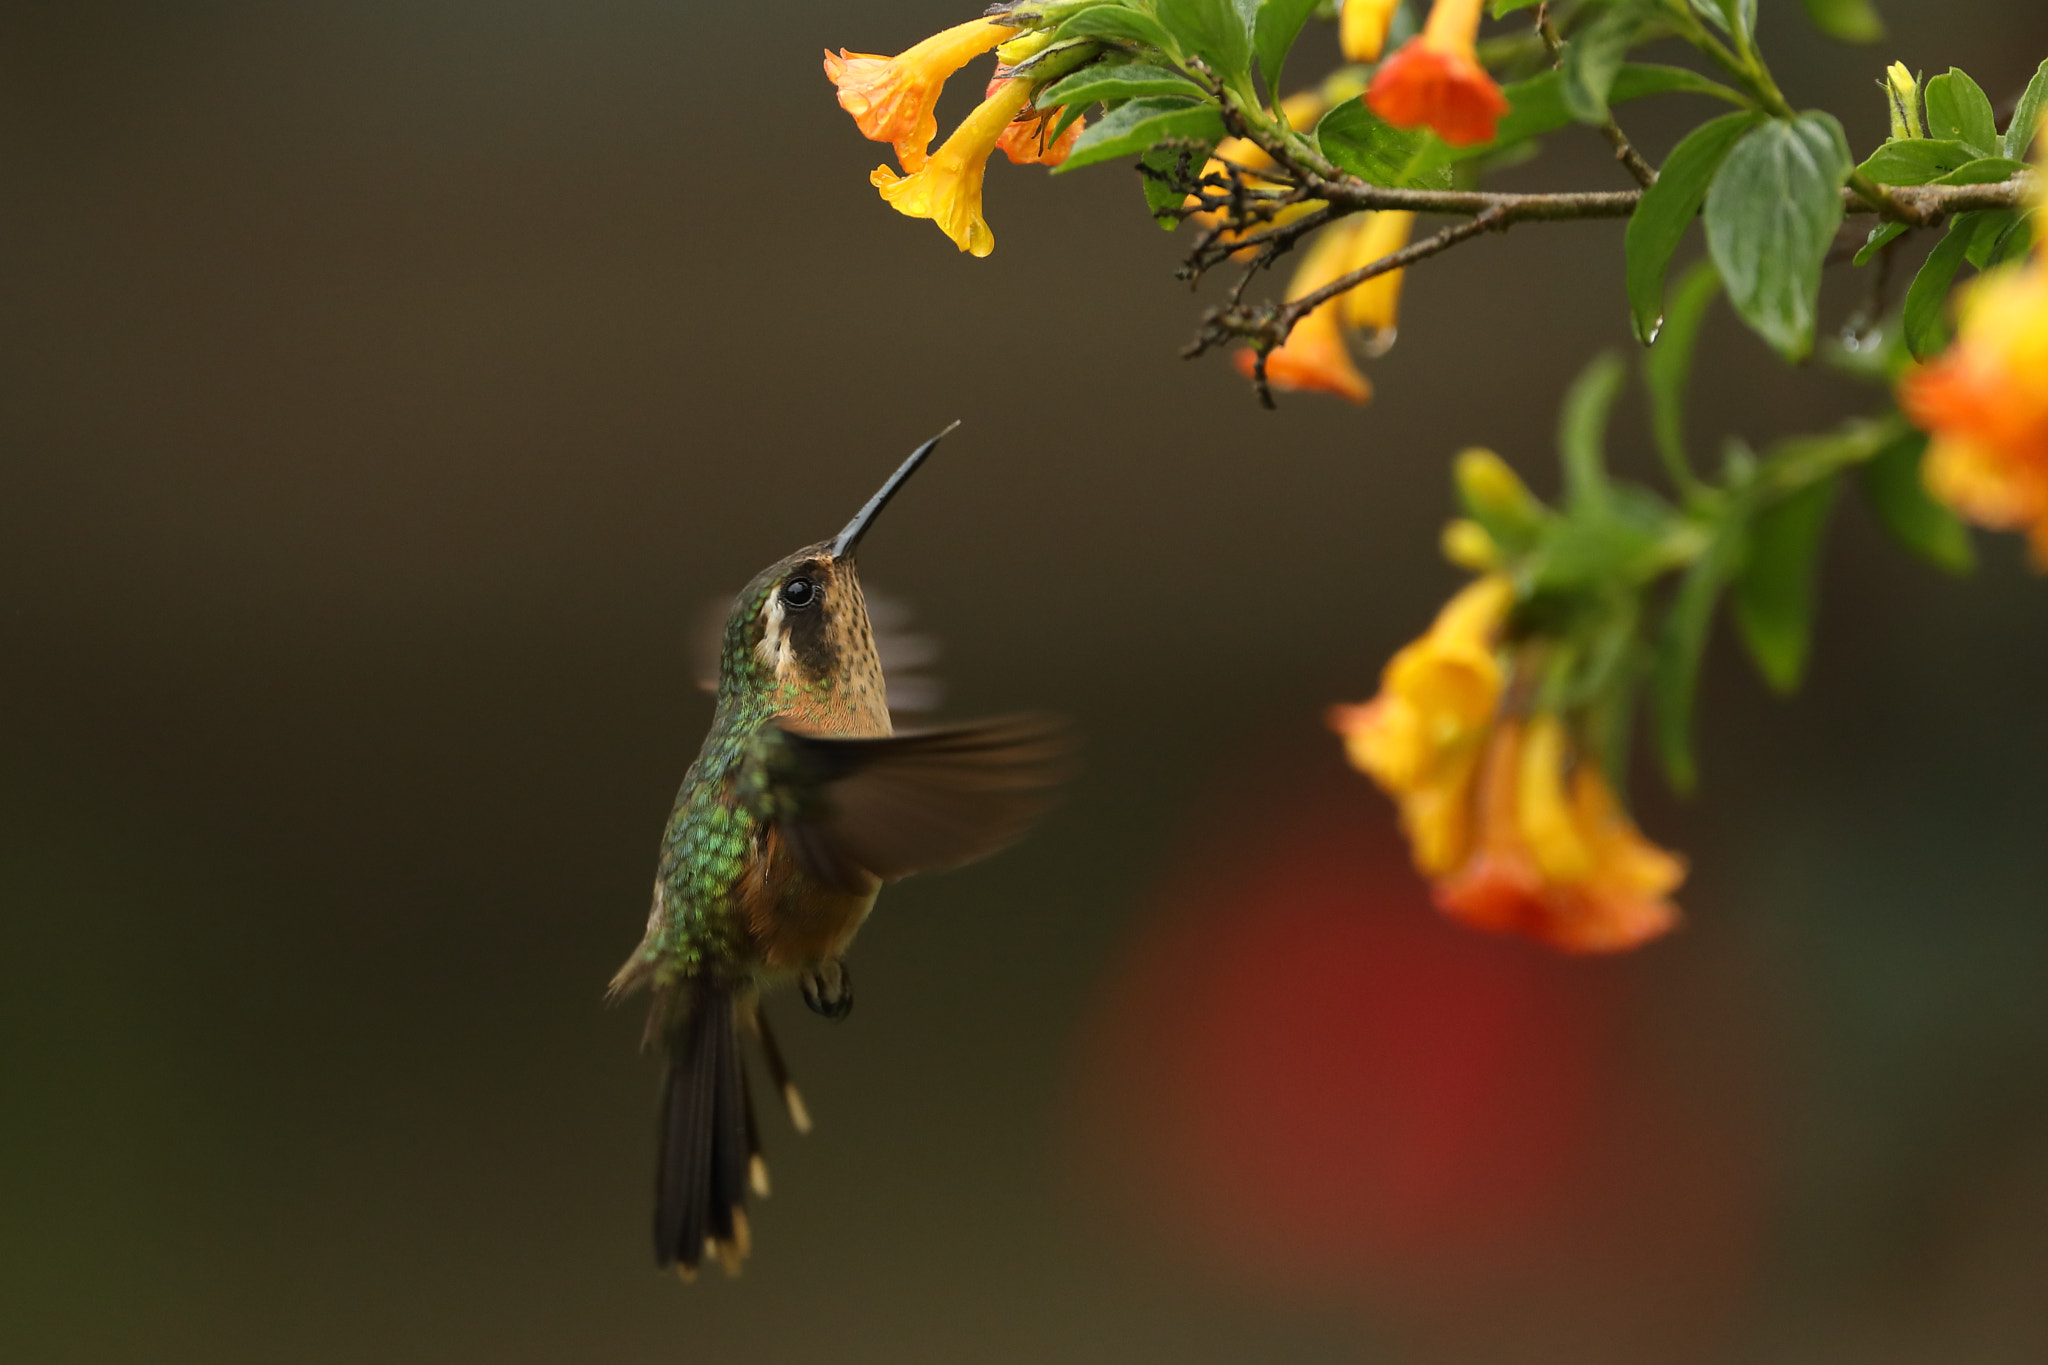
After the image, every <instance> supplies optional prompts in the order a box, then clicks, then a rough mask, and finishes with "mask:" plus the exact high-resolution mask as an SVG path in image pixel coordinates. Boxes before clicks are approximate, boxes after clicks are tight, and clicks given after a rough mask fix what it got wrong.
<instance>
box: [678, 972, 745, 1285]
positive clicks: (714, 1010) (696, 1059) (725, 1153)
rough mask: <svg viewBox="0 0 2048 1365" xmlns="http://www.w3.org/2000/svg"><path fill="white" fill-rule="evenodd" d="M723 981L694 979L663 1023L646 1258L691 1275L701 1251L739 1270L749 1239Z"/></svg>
mask: <svg viewBox="0 0 2048 1365" xmlns="http://www.w3.org/2000/svg"><path fill="white" fill-rule="evenodd" d="M739 1007H740V1002H739V1001H738V999H737V998H736V996H735V994H734V992H733V991H732V990H731V989H730V988H728V987H724V986H714V985H709V984H703V983H700V984H698V985H697V986H695V987H694V988H693V989H692V990H691V994H690V999H689V1001H688V1004H687V1006H686V1008H685V1011H684V1015H683V1017H682V1018H681V1019H679V1020H672V1021H671V1023H670V1027H669V1029H668V1039H667V1041H668V1074H667V1077H666V1079H665V1080H664V1082H663V1084H662V1095H661V1132H660V1135H659V1144H660V1145H659V1147H658V1149H657V1156H656V1161H657V1163H658V1164H657V1167H656V1172H655V1180H654V1259H655V1262H656V1263H657V1264H659V1265H661V1266H663V1267H664V1268H666V1267H668V1266H670V1265H673V1266H675V1267H676V1269H677V1271H678V1273H680V1274H681V1275H682V1276H683V1278H684V1279H691V1278H694V1277H695V1275H696V1272H697V1265H698V1263H699V1262H700V1261H701V1260H703V1258H704V1256H705V1255H706V1254H707V1253H708V1254H710V1255H712V1256H715V1257H717V1258H718V1260H719V1261H720V1262H721V1263H722V1264H723V1265H724V1266H725V1268H726V1270H727V1271H728V1272H729V1273H737V1272H738V1270H739V1264H740V1261H741V1259H742V1258H743V1257H745V1256H746V1254H747V1251H748V1246H749V1242H750V1240H751V1238H750V1234H749V1231H748V1228H747V1210H746V1204H747V1181H748V1176H749V1167H750V1166H751V1165H752V1158H753V1156H754V1140H753V1135H752V1131H751V1130H752V1127H753V1124H752V1122H751V1120H750V1118H749V1116H748V1108H749V1105H748V1099H747V1091H746V1076H745V1074H744V1073H743V1071H742V1070H741V1067H740V1049H739V1034H738V1031H737V1028H736V1018H735V1015H736V1013H737V1010H738V1009H739Z"/></svg>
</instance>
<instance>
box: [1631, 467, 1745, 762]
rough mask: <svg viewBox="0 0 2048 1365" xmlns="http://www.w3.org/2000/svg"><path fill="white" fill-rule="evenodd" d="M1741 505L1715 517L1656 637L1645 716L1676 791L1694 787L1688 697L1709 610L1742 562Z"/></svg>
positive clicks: (1709, 622)
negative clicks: (1648, 703)
mask: <svg viewBox="0 0 2048 1365" xmlns="http://www.w3.org/2000/svg"><path fill="white" fill-rule="evenodd" d="M1745 506H1746V504H1745V503H1744V502H1743V501H1742V500H1741V499H1740V498H1738V499H1735V500H1733V501H1731V502H1730V503H1729V504H1728V505H1727V506H1726V507H1725V508H1724V509H1723V511H1722V512H1721V514H1720V515H1719V517H1717V518H1716V520H1715V521H1714V524H1713V526H1712V528H1711V530H1710V536H1711V538H1710V539H1709V540H1708V542H1707V548H1706V550H1705V551H1704V552H1702V553H1701V555H1700V557H1699V558H1698V559H1696V560H1694V561H1693V565H1692V567H1691V568H1690V569H1688V570H1687V571H1686V574H1685V577H1684V578H1683V579H1682V580H1680V582H1679V585H1678V591H1677V592H1676V593H1675V594H1674V595H1673V596H1672V599H1671V608H1670V610H1669V611H1667V612H1666V613H1665V615H1664V624H1663V626H1662V628H1661V629H1660V630H1659V631H1658V633H1657V645H1656V654H1655V657H1654V658H1653V659H1652V661H1651V664H1650V712H1651V716H1652V720H1653V724H1654V726H1655V731H1656V737H1657V757H1658V758H1659V760H1661V761H1662V763H1663V765H1664V777H1665V780H1666V781H1668V782H1669V783H1670V784H1671V788H1672V790H1673V791H1676V792H1681V793H1683V792H1690V791H1691V790H1692V789H1693V788H1694V787H1696V786H1698V785H1699V768H1698V765H1697V764H1696V762H1695V761H1694V759H1693V752H1692V713H1693V698H1694V696H1695V695H1696V694H1697V692H1698V691H1699V678H1700V660H1701V659H1702V658H1703V657H1704V656H1705V654H1706V650H1707V633H1708V631H1709V629H1710V628H1711V627H1712V626H1713V624H1714V606H1715V604H1716V603H1717V602H1719V601H1720V598H1721V589H1722V587H1723V586H1724V585H1725V584H1726V583H1727V581H1728V578H1729V575H1730V574H1731V573H1732V572H1733V571H1734V567H1735V565H1736V564H1737V563H1738V562H1739V561H1740V558H1741V554H1742V541H1743V535H1742V532H1743V522H1744V509H1745Z"/></svg>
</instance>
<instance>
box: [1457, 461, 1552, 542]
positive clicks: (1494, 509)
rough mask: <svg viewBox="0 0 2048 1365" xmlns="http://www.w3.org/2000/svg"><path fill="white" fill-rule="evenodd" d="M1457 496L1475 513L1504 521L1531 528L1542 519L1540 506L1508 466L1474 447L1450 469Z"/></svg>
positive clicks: (1505, 462) (1506, 463) (1517, 475)
mask: <svg viewBox="0 0 2048 1365" xmlns="http://www.w3.org/2000/svg"><path fill="white" fill-rule="evenodd" d="M1452 477H1454V478H1455V479H1456V480H1457V482H1458V492H1459V494H1460V495H1462V496H1463V497H1464V499H1465V503H1466V505H1467V506H1469V507H1470V508H1471V509H1472V510H1473V511H1474V512H1475V513H1478V514H1481V515H1484V516H1489V517H1495V518H1499V519H1501V520H1504V521H1511V522H1522V523H1529V524H1533V523H1534V522H1536V521H1537V520H1538V519H1539V518H1540V517H1541V515H1542V504H1540V503H1538V502H1537V501H1536V497H1535V495H1534V494H1533V493H1531V492H1530V491H1529V489H1528V486H1527V485H1526V484H1524V483H1523V482H1522V479H1521V476H1520V475H1519V474H1517V473H1515V471H1514V470H1512V469H1510V468H1509V467H1508V462H1507V461H1506V460H1503V459H1502V458H1501V457H1500V456H1498V455H1496V454H1494V453H1493V452H1492V451H1490V450H1482V449H1480V448H1479V447H1477V446H1474V447H1472V448H1471V449H1469V450H1463V451H1460V452H1459V453H1458V459H1457V462H1456V463H1455V464H1454V465H1453V466H1452Z"/></svg>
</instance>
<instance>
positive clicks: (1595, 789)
mask: <svg viewBox="0 0 2048 1365" xmlns="http://www.w3.org/2000/svg"><path fill="white" fill-rule="evenodd" d="M1568 770H1569V771H1568ZM1477 814H1478V821H1479V834H1478V851H1477V852H1476V853H1474V854H1473V855H1472V857H1471V858H1470V860H1469V861H1468V862H1467V863H1466V864H1465V866H1464V867H1462V868H1460V869H1459V870H1458V872H1457V873H1456V874H1455V875H1453V876H1451V877H1448V878H1445V879H1442V880H1439V881H1438V882H1437V885H1436V902H1437V905H1438V907H1439V908H1440V909H1442V910H1443V912H1444V913H1445V914H1447V915H1450V916H1451V917H1452V918H1454V919H1457V920H1460V921H1462V922H1464V923H1466V924H1469V925H1471V926H1473V927H1474V928H1479V929H1490V930H1493V931H1495V932H1497V933H1520V934H1527V935H1528V936H1529V937H1531V938H1534V939H1537V940H1539V941H1541V942H1543V943H1547V944H1549V945H1550V946H1551V947H1553V948H1559V949H1562V950H1563V951H1565V952H1570V953H1612V952H1622V951H1625V950H1627V949H1629V948H1634V947H1637V946H1639V945H1641V944H1643V943H1646V942H1648V941H1649V940H1651V939H1653V938H1656V937H1658V936H1659V935H1660V934H1664V933H1667V932H1669V931H1670V930H1671V929H1672V928H1674V927H1676V925H1677V924H1678V921H1679V912H1678V907H1677V906H1675V905H1673V904H1672V903H1671V902H1670V900H1668V899H1667V897H1668V896H1669V895H1670V894H1671V892H1673V891H1675V890H1677V889H1678V886H1679V884H1680V883H1681V882H1683V881H1684V880H1685V863H1684V860H1683V859H1681V858H1679V857H1677V856H1676V855H1674V854H1672V853H1669V852H1667V851H1665V850H1664V849H1661V848H1659V847H1657V846H1656V845H1655V844H1653V843H1651V842H1649V840H1647V839H1645V838H1643V836H1642V834H1641V833H1640V832H1639V831H1638V830H1637V829H1636V826H1635V823H1634V822H1633V821H1632V820H1630V819H1629V818H1628V815H1627V814H1626V813H1625V812H1624V811H1622V809H1621V808H1620V806H1619V805H1618V804H1617V803H1616V801H1615V799H1614V793H1613V791H1612V790H1611V789H1610V788H1609V787H1608V785H1607V779H1606V778H1605V777H1603V776H1602V775H1601V774H1600V771H1599V768H1598V766H1597V765H1596V764H1593V763H1590V762H1587V761H1584V760H1583V759H1580V760H1579V761H1577V762H1576V763H1574V761H1573V755H1572V753H1571V746H1570V742H1569V741H1568V740H1567V738H1566V736H1565V731H1564V723H1563V722H1562V721H1561V720H1560V719H1559V718H1558V717H1557V716H1555V715H1551V714H1547V713H1546V714H1539V715H1537V716H1536V717H1534V718H1533V719H1531V720H1530V721H1528V722H1527V724H1526V726H1525V725H1524V724H1523V723H1522V722H1520V721H1512V720H1511V721H1503V722H1502V723H1501V724H1500V726H1499V727H1498V730H1497V733H1496V734H1495V736H1494V739H1493V743H1492V745H1491V746H1490V747H1489V749H1488V751H1487V756H1486V770H1485V773H1484V776H1483V777H1482V778H1481V780H1480V790H1479V794H1478V812H1477Z"/></svg>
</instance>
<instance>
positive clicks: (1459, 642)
mask: <svg viewBox="0 0 2048 1365" xmlns="http://www.w3.org/2000/svg"><path fill="white" fill-rule="evenodd" d="M1458 475H1459V483H1460V485H1461V486H1462V487H1463V489H1464V490H1465V493H1466V496H1467V498H1468V500H1474V501H1479V502H1481V503H1483V504H1485V505H1487V506H1488V507H1489V509H1490V510H1491V511H1492V512H1493V513H1494V515H1495V517H1509V518H1513V519H1516V520H1520V521H1523V522H1529V521H1530V520H1532V519H1533V518H1536V517H1538V516H1540V515H1541V514H1542V513H1541V509H1540V508H1539V505H1538V504H1537V503H1536V501H1535V499H1534V498H1533V497H1532V496H1531V495H1530V494H1529V492H1528V490H1527V489H1526V488H1524V487H1523V486H1522V483H1521V480H1520V479H1518V478H1516V476H1515V474H1514V472H1513V471H1512V470H1510V469H1509V468H1508V467H1507V465H1506V464H1505V463H1504V462H1502V461H1501V460H1500V458H1499V457H1498V456H1496V455H1494V454H1492V453H1491V452H1489V451H1483V450H1472V451H1467V452H1466V453H1465V454H1463V455H1461V456H1460V457H1459V461H1458ZM1447 541H1448V542H1449V548H1450V549H1451V553H1452V554H1453V556H1454V557H1455V558H1456V559H1458V560H1459V561H1461V562H1463V563H1465V564H1467V565H1468V566H1472V567H1479V566H1484V569H1485V571H1484V572H1483V573H1482V575H1481V576H1480V577H1479V578H1478V579H1476V580H1475V581H1474V582H1472V583H1471V584H1470V585H1469V586H1467V587H1466V588H1464V589H1463V590H1462V591H1460V592H1459V593H1458V594H1457V596H1455V597H1453V598H1452V599H1451V600H1450V602H1449V603H1448V604H1446V605H1445V607H1444V609H1443V610H1442V611H1441V612H1439V613H1438V614H1437V618H1436V621H1435V623H1434V624H1433V625H1431V627H1430V628H1429V630H1428V631H1427V632H1425V633H1424V634H1423V635H1422V637H1421V638H1420V639H1418V640H1416V641H1414V642H1413V643H1411V644H1409V645H1407V646H1406V647H1404V648H1403V649H1402V650H1401V651H1400V652H1399V653H1397V654H1396V655H1395V656H1394V658H1393V660H1392V661H1391V662H1390V663H1388V665H1387V667H1386V671H1385V672H1384V673H1383V674H1382V675H1381V678H1380V691H1379V695H1377V696H1375V697H1374V698H1372V699H1371V700H1370V701H1367V702H1364V703H1362V704H1360V705H1356V706H1337V707H1333V708H1332V709H1331V711H1330V717H1329V720H1330V725H1331V728H1332V729H1334V730H1336V731H1337V733H1338V734H1339V735H1341V736H1342V737H1343V740H1344V748H1345V753H1346V755H1347V756H1348V757H1349V758H1350V760H1351V763H1352V766H1354V767H1356V768H1357V769H1358V770H1359V771H1360V772H1363V773H1365V774H1366V775H1367V776H1369V777H1371V778H1372V779H1373V780H1374V781H1375V782H1377V783H1378V784H1379V785H1380V786H1381V787H1382V788H1383V789H1384V790H1385V791H1386V792H1387V794H1388V795H1390V796H1392V797H1393V798H1394V801H1395V804H1396V806H1397V807H1398V808H1399V810H1400V815H1401V827H1402V830H1403V832H1404V833H1406V834H1407V836H1408V841H1409V846H1410V849H1411V850H1412V852H1413V855H1414V858H1415V865H1416V868H1417V870H1419V871H1420V872H1421V873H1422V874H1423V875H1424V876H1425V877H1427V878H1429V879H1430V882H1431V885H1432V887H1433V888H1434V892H1435V896H1436V902H1437V905H1438V907H1439V908H1441V909H1442V910H1443V911H1444V913H1445V914H1447V915H1450V916H1451V917H1453V918H1455V919H1458V920H1460V921H1463V922H1464V923H1466V924H1469V925H1471V926H1473V927H1474V928H1480V929H1489V930H1493V931H1495V932H1500V933H1519V934H1526V935H1528V936H1529V937H1531V938H1535V939H1537V940H1539V941H1541V942H1544V943H1547V944H1549V945H1551V946H1552V947H1555V948H1559V949H1562V950H1564V951H1566V952H1575V953H1587V952H1616V951H1620V950H1622V949H1627V948H1633V947H1636V946H1637V945H1639V944H1641V943H1644V942H1646V941H1648V940H1649V939H1652V938H1655V937H1657V936H1658V935H1660V934H1663V933H1665V932H1666V931H1668V930H1670V929H1671V928H1672V927H1674V926H1675V925H1676V924H1677V923H1678V921H1679V912H1678V908H1677V907H1676V906H1675V905H1673V904H1672V903H1671V901H1670V900H1669V899H1668V897H1669V896H1670V894H1671V893H1672V892H1673V891H1675V890H1676V889H1677V888H1678V886H1679V884H1680V883H1681V882H1682V881H1684V879H1685V864H1684V862H1683V861H1682V860H1681V859H1679V858H1678V857H1676V856H1675V855H1673V854H1671V853H1668V852H1666V851H1665V850H1663V849H1661V848H1658V847H1657V846H1656V845H1655V844H1652V843H1650V842H1649V841H1648V840H1647V839H1645V838H1643V836H1642V835H1641V833H1640V832H1639V831H1638V830H1637V829H1636V827H1635V824H1634V823H1633V822H1632V821H1631V820H1630V819H1629V817H1628V815H1627V814H1626V813H1625V812H1624V811H1623V810H1622V809H1621V806H1620V804H1619V802H1618V801H1617V800H1616V798H1615V795H1614V791H1613V788H1612V787H1611V786H1610V785H1609V782H1608V778H1607V775H1606V767H1607V766H1608V764H1609V760H1611V759H1612V758H1614V757H1615V756H1614V755H1612V754H1603V753H1601V752H1600V751H1599V749H1598V747H1597V744H1596V743H1594V742H1591V741H1590V739H1589V736H1591V735H1592V734H1594V733H1596V732H1597V730H1598V727H1597V725H1596V724H1595V723H1594V722H1593V715H1594V712H1595V706H1594V705H1591V704H1581V705H1580V706H1578V707H1575V708H1568V707H1564V706H1560V705H1559V704H1558V703H1557V702H1556V701H1555V700H1554V699H1553V698H1552V695H1551V694H1552V692H1553V689H1547V688H1545V687H1544V686H1543V683H1544V681H1545V673H1546V670H1548V669H1550V668H1551V666H1552V661H1553V660H1556V659H1558V658H1560V657H1562V656H1563V651H1562V650H1561V646H1565V645H1567V644H1568V643H1569V642H1568V641H1566V640H1563V639H1561V638H1558V637H1556V636H1555V635H1549V634H1546V633H1545V632H1543V631H1541V630H1538V629H1532V628H1526V627H1525V628H1519V629H1518V628H1516V627H1515V625H1514V616H1515V608H1516V605H1517V598H1518V593H1517V589H1516V586H1515V579H1514V576H1513V575H1512V574H1511V573H1510V572H1509V571H1508V570H1507V569H1506V568H1505V567H1504V566H1503V559H1502V554H1501V550H1500V547H1499V546H1498V545H1497V544H1495V542H1494V541H1493V538H1492V537H1491V536H1490V535H1489V534H1488V533H1487V532H1486V531H1485V530H1484V529H1483V528H1482V526H1481V525H1480V524H1479V523H1477V522H1475V521H1463V522H1457V523H1453V526H1452V529H1451V532H1450V534H1449V535H1448V536H1447ZM1612 685H1613V686H1620V687H1627V686H1629V685H1630V680H1629V679H1627V678H1626V677H1618V678H1616V679H1614V680H1613V683H1612ZM1597 700H1598V701H1600V702H1607V701H1610V700H1611V699H1610V698H1604V697H1602V698H1598V699H1597Z"/></svg>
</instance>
